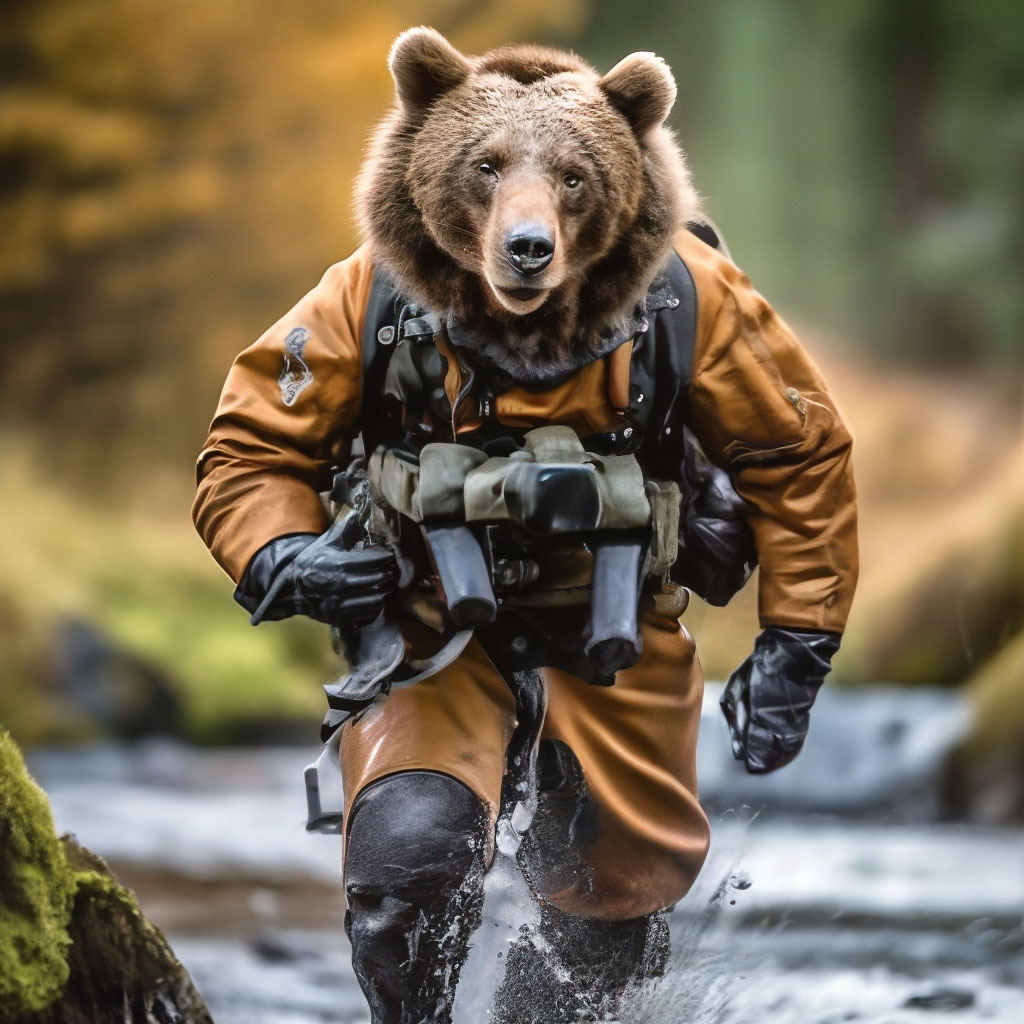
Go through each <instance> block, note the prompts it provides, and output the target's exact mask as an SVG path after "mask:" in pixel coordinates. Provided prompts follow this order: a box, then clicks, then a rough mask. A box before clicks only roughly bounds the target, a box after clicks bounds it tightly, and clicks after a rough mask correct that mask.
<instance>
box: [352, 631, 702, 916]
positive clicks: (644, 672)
mask: <svg viewBox="0 0 1024 1024" xmlns="http://www.w3.org/2000/svg"><path fill="white" fill-rule="evenodd" d="M643 640H644V647H643V654H642V655H641V658H640V660H639V661H638V662H637V664H636V665H634V666H633V667H632V668H629V669H625V670H623V671H621V672H619V673H618V675H617V676H616V679H615V685H614V686H610V687H602V686H589V685H587V684H586V683H584V682H583V681H582V680H580V679H577V678H576V677H574V676H571V675H568V674H567V673H565V672H561V671H557V670H553V669H544V670H543V672H542V675H543V678H544V681H545V684H546V689H547V715H546V718H545V720H544V726H543V731H542V734H541V735H542V739H548V738H550V739H556V740H561V741H562V742H564V743H566V744H567V745H568V746H569V748H570V749H571V750H572V751H573V753H574V754H575V755H576V757H577V759H578V760H579V762H580V766H581V767H582V769H583V776H584V779H585V781H586V784H587V788H588V790H589V796H590V800H591V804H592V807H593V811H594V816H595V819H596V825H597V828H596V835H595V837H594V839H593V840H592V841H591V842H589V843H588V845H587V847H586V849H584V850H582V851H579V854H580V855H581V856H582V858H583V860H584V863H585V865H586V867H587V873H586V874H587V880H586V884H585V885H583V884H581V883H578V882H577V883H574V885H573V886H572V887H570V888H569V889H567V890H565V891H562V892H557V893H544V896H545V897H546V898H548V899H550V901H551V902H552V903H553V904H554V905H555V906H556V907H558V908H559V909H560V910H564V911H566V912H568V913H574V914H582V915H585V916H589V917H601V918H611V919H627V918H631V917H639V916H641V915H643V914H648V913H651V912H652V911H655V910H658V909H660V908H662V907H667V906H670V905H671V904H673V903H675V902H676V901H678V900H679V899H680V898H681V897H682V896H683V895H684V894H685V893H686V892H687V890H688V889H689V888H690V886H691V885H692V884H693V882H694V880H695V879H696V877H697V874H698V872H699V871H700V868H701V866H702V864H703V863H704V858H705V856H706V854H707V848H708V842H709V837H710V833H709V827H708V821H707V818H706V816H705V815H704V812H703V810H702V809H701V806H700V804H699V802H698V800H697V780H696V749H697V730H698V726H699V722H700V710H701V700H702V696H703V689H704V683H703V677H702V675H701V670H700V664H699V662H698V660H697V657H696V651H695V649H694V644H693V640H692V639H691V638H690V635H689V633H687V631H686V630H685V629H683V628H682V627H681V626H680V625H679V622H678V621H677V620H676V619H674V618H669V617H668V616H667V615H662V614H660V613H658V612H650V613H649V614H648V615H647V616H646V617H645V619H644V622H643ZM514 726H515V717H514V708H513V701H512V696H511V693H510V692H509V689H508V687H507V686H506V684H505V682H504V680H503V679H502V677H501V676H500V675H499V674H498V672H497V670H496V669H495V668H494V666H493V665H492V664H491V661H490V660H489V659H488V657H487V655H486V654H485V653H484V650H483V648H482V647H481V646H480V644H479V643H478V642H477V641H476V640H475V639H474V640H472V641H471V642H470V644H469V646H468V647H467V648H466V650H465V651H464V652H463V653H462V655H460V657H459V658H458V659H457V660H456V661H455V662H453V663H452V664H451V665H450V666H448V667H447V668H446V669H444V670H442V671H441V672H439V673H438V674H437V675H435V676H432V677H430V678H429V679H425V680H421V681H420V682H418V683H415V684H413V685H412V686H409V687H407V688H405V689H400V690H396V691H395V692H394V693H392V694H391V695H390V696H389V697H387V698H386V699H385V700H383V701H381V702H378V703H376V704H373V705H371V707H370V708H369V709H368V710H367V711H366V712H365V713H364V714H362V715H361V716H360V717H359V718H357V719H355V720H351V721H349V722H347V723H346V724H345V725H344V726H343V733H342V738H341V766H342V777H343V779H344V784H345V797H346V816H347V814H348V811H349V810H350V809H351V806H352V802H353V800H354V799H355V797H356V796H357V795H358V793H359V792H360V790H362V789H363V787H365V786H367V785H369V784H370V783H371V782H374V781H376V780H377V779H381V778H383V777H384V776H387V775H392V774H395V773H397V772H405V771H423V770H427V771H436V772H442V773H444V774H446V775H450V776H452V777H453V778H455V779H458V780H459V781H460V782H462V783H463V784H464V785H466V786H467V787H468V788H469V789H470V790H472V792H474V793H475V794H476V795H477V797H478V798H479V799H480V801H481V802H482V803H483V804H484V806H485V807H486V808H488V809H489V811H490V815H491V827H492V831H493V826H494V823H495V819H496V816H497V812H498V806H499V799H500V794H501V784H502V778H503V776H504V774H505V749H506V747H507V745H508V742H509V738H510V736H511V734H512V730H513V728H514Z"/></svg>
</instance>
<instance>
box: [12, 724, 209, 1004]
mask: <svg viewBox="0 0 1024 1024" xmlns="http://www.w3.org/2000/svg"><path fill="white" fill-rule="evenodd" d="M0 1020H3V1021H4V1022H6V1024H212V1021H211V1018H210V1015H209V1013H208V1011H207V1010H206V1007H205V1005H204V1004H203V1001H202V998H201V997H200V995H199V993H198V992H197V991H196V990H195V988H194V986H193V985H192V981H191V979H190V978H189V976H188V973H187V972H186V971H185V969H184V967H182V966H181V964H180V963H179V962H178V960H177V959H176V958H175V956H174V954H173V953H172V952H171V949H170V947H169V946H168V945H167V941H166V939H165V938H164V936H163V934H162V933H161V932H160V930H159V929H158V928H156V927H155V926H154V925H153V924H151V923H150V922H149V921H147V920H146V918H145V916H144V915H143V914H142V912H141V911H140V910H139V906H138V903H137V902H136V900H135V897H134V896H133V895H132V893H131V892H129V891H128V890H127V889H125V888H124V887H123V886H122V885H119V884H118V882H117V880H116V879H115V878H114V877H113V875H112V874H111V873H110V869H109V868H108V867H107V865H106V863H105V862H104V861H103V860H102V859H101V858H100V857H97V856H96V855H95V854H93V853H90V852H89V851H88V850H86V849H84V848H83V847H81V846H79V845H78V843H77V842H76V841H75V840H74V838H73V837H71V836H64V837H62V838H61V839H58V838H57V835H56V833H55V831H54V826H53V817H52V814H51V812H50V806H49V803H48V802H47V800H46V796H45V794H44V793H43V791H42V790H41V789H40V788H39V787H38V786H37V785H36V784H35V783H34V782H33V781H32V779H31V778H30V777H29V775H28V772H27V771H26V769H25V764H24V761H23V760H22V757H21V753H20V751H19V750H18V748H17V746H16V745H15V743H14V741H13V740H12V739H11V738H10V736H9V735H8V734H7V733H6V732H5V731H3V730H0Z"/></svg>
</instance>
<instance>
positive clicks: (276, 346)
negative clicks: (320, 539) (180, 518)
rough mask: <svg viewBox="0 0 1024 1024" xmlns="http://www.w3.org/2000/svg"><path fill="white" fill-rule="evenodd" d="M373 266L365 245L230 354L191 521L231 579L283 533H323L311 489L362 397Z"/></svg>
mask: <svg viewBox="0 0 1024 1024" xmlns="http://www.w3.org/2000/svg"><path fill="white" fill-rule="evenodd" d="M372 278H373V267H372V265H371V263H370V260H369V258H368V257H367V254H366V252H365V250H362V249H361V250H359V251H357V252H356V253H354V254H353V255H352V256H351V257H349V259H347V260H345V261H344V262H342V263H338V264H336V265H335V266H333V267H331V268H330V269H329V270H328V271H327V273H326V274H325V275H324V277H323V279H322V280H321V281H320V283H319V284H318V285H317V286H316V287H315V288H314V289H313V290H312V291H311V292H310V293H309V294H308V295H306V296H305V297H304V298H303V299H302V300H301V301H300V302H299V303H298V304H297V305H296V306H295V307H294V308H293V309H292V310H291V311H290V312H289V313H287V314H286V315H285V316H284V317H283V318H282V319H280V320H279V321H278V322H277V323H276V324H274V326H273V327H271V328H270V330H268V331H267V332H266V333H265V334H264V335H263V336H262V337H261V338H260V339H259V340H258V341H256V343H255V344H253V345H251V346H250V347H249V348H247V349H246V350H245V351H244V352H242V353H241V355H239V356H238V358H237V359H235V361H234V364H233V365H232V367H231V370H230V372H229V373H228V377H227V380H226V381H225V383H224V389H223V391H222V392H221V396H220V402H219V403H218V405H217V411H216V414H215V415H214V418H213V422H212V423H211V425H210V431H209V436H208V438H207V440H206V444H205V446H204V447H203V450H202V452H201V453H200V455H199V459H198V462H197V464H196V480H197V483H198V491H197V493H196V498H195V502H194V504H193V506H192V518H193V521H194V522H195V525H196V529H197V530H198V531H199V534H200V536H201V537H202V538H203V540H204V541H205V543H206V545H207V547H209V549H210V551H211V552H212V553H213V556H214V557H215V558H216V559H217V561H218V562H219V563H220V565H221V566H222V567H223V568H224V569H225V571H226V572H227V573H228V575H229V576H230V577H231V578H232V579H233V580H234V581H235V582H236V583H237V582H238V581H239V579H240V578H241V576H242V574H243V573H244V571H245V568H246V566H247V565H248V563H249V560H250V558H252V556H253V555H254V554H255V553H256V552H257V551H258V550H259V549H260V548H261V547H263V545H264V544H266V543H267V542H268V541H271V540H273V539H274V538H275V537H280V536H282V535H284V534H289V533H321V532H323V530H324V529H326V527H327V515H326V513H325V511H324V509H323V506H322V504H321V501H320V498H319V493H318V492H320V491H323V490H326V489H328V488H329V487H330V469H331V466H332V465H334V464H336V463H337V462H338V461H339V460H340V459H341V458H342V457H343V455H344V452H345V449H346V447H347V445H348V443H349V441H350V439H351V436H352V434H353V432H354V428H355V425H356V422H357V419H358V415H359V408H360V402H361V398H362V372H363V371H362V330H363V318H364V315H365V309H366V302H367V298H368V296H369V291H370V284H371V282H372Z"/></svg>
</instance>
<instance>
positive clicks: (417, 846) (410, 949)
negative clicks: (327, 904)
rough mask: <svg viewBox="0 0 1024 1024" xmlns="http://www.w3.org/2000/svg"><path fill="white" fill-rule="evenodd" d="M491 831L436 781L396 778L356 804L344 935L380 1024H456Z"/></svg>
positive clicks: (447, 781) (465, 801)
mask: <svg viewBox="0 0 1024 1024" xmlns="http://www.w3.org/2000/svg"><path fill="white" fill-rule="evenodd" d="M487 822H488V817H487V814H486V811H485V809H484V807H483V805H482V804H481V803H480V801H479V800H477V798H476V796H474V794H473V793H472V792H470V790H469V789H468V788H467V787H466V786H464V785H463V784H462V783H461V782H458V781H456V780H455V779H453V778H451V777H449V776H447V775H441V774H440V773H438V772H425V771H417V772H403V773H400V774H396V775H389V776H386V777H385V778H383V779H380V780H378V781H377V782H374V783H371V785H369V786H367V787H366V788H365V789H364V790H363V791H362V792H361V793H360V794H359V795H358V796H357V797H356V799H355V802H354V803H353V806H352V810H351V812H350V814H349V824H348V836H347V839H346V841H345V894H346V897H347V899H348V912H347V914H346V930H347V931H348V935H349V938H350V940H351V942H352V963H353V966H354V967H355V971H356V976H357V978H358V979H359V984H360V985H361V986H362V989H363V992H364V994H365V995H366V998H367V1001H368V1003H369V1005H370V1012H371V1016H372V1020H373V1024H407V1022H411V1021H417V1022H419V1021H426V1020H429V1021H434V1022H436V1024H445V1022H447V1021H448V1020H449V1019H450V1010H451V1000H452V996H453V993H454V988H455V985H456V984H457V983H458V977H459V972H460V970H461V966H462V962H463V960H464V959H465V954H466V950H467V948H468V946H467V943H468V941H469V936H470V934H471V933H472V931H473V929H474V928H475V927H476V924H477V922H478V921H479V914H480V907H481V905H482V902H483V868H484V863H483V860H484V858H483V851H484V846H485V844H484V838H485V829H486V827H487Z"/></svg>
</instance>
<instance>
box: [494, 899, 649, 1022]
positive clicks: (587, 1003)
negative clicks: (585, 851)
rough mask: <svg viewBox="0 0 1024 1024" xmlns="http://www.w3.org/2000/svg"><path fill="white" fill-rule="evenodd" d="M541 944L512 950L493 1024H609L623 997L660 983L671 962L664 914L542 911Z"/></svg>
mask: <svg viewBox="0 0 1024 1024" xmlns="http://www.w3.org/2000/svg"><path fill="white" fill-rule="evenodd" d="M540 938H541V940H542V941H541V942H540V943H537V942H536V940H535V939H534V938H533V937H531V936H524V937H523V938H522V939H520V940H519V941H518V942H517V943H516V944H515V945H514V946H513V947H512V948H511V949H510V950H509V954H508V967H507V973H506V975H505V982H504V984H503V985H502V987H501V991H500V992H499V993H498V996H497V998H496V1000H495V1015H494V1018H493V1024H564V1022H566V1021H572V1022H573V1024H577V1022H579V1024H584V1022H596V1021H602V1020H606V1019H608V1018H609V1016H614V1015H615V1013H616V1011H617V1010H618V1004H619V1001H620V999H621V997H622V996H623V994H624V993H625V992H626V991H628V990H629V989H630V988H631V987H632V986H634V985H638V984H641V983H643V982H645V981H650V980H653V979H654V978H660V977H661V976H662V975H663V974H664V973H665V966H666V964H667V962H668V952H669V932H668V923H667V922H666V920H665V915H664V913H657V914H650V915H648V916H646V917H637V918H633V919H631V920H628V921H604V920H598V919H596V918H587V917H576V916H574V915H571V914H564V913H562V912H561V911H559V910H556V909H555V908H554V907H551V906H543V907H542V908H541V926H540ZM538 945H540V947H541V948H540V949H538V948H537V947H538Z"/></svg>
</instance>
